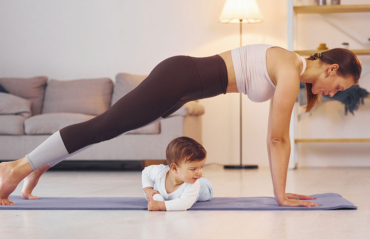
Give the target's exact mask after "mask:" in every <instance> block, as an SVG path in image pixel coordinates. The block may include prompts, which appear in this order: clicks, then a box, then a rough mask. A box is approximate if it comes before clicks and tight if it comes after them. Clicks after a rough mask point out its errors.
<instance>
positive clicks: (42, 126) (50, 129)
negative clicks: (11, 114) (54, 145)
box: [24, 113, 95, 134]
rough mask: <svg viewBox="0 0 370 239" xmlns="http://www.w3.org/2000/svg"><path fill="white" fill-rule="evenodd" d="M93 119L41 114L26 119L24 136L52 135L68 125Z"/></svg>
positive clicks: (87, 116) (90, 116)
mask: <svg viewBox="0 0 370 239" xmlns="http://www.w3.org/2000/svg"><path fill="white" fill-rule="evenodd" d="M94 117H95V116H94V115H85V114H76V113H52V114H41V115H36V116H33V117H31V118H29V119H27V120H26V121H25V122H24V131H25V133H26V134H54V133H55V132H57V131H58V130H60V129H62V128H64V127H66V126H68V125H72V124H77V123H81V122H84V121H87V120H90V119H92V118H94Z"/></svg>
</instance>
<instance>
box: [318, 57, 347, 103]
mask: <svg viewBox="0 0 370 239" xmlns="http://www.w3.org/2000/svg"><path fill="white" fill-rule="evenodd" d="M338 68H339V66H338V64H333V65H329V66H328V67H327V68H326V70H325V72H324V73H322V74H321V75H320V76H319V78H318V79H317V80H316V82H315V83H314V84H312V90H311V91H312V93H313V94H315V95H329V96H330V97H333V96H334V95H335V94H336V93H337V92H338V91H344V90H346V89H348V88H350V87H351V86H353V85H354V80H353V77H347V78H344V77H342V76H339V75H338V74H337V70H338Z"/></svg>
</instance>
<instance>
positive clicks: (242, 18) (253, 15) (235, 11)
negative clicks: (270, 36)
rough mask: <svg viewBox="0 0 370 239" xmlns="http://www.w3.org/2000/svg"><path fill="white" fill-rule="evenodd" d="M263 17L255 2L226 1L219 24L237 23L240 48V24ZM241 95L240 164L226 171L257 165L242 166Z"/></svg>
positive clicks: (228, 166) (260, 19)
mask: <svg viewBox="0 0 370 239" xmlns="http://www.w3.org/2000/svg"><path fill="white" fill-rule="evenodd" d="M262 21H263V16H262V14H261V12H260V10H259V8H258V5H257V3H256V0H226V2H225V5H224V8H223V9H222V12H221V16H220V22H222V23H239V24H240V46H242V29H243V28H242V24H243V23H260V22H262ZM242 110H243V109H242V93H240V113H239V114H240V164H239V165H224V168H227V169H253V168H258V165H243V161H242V159H243V147H242V146H243V145H242V143H243V135H242V129H243V111H242Z"/></svg>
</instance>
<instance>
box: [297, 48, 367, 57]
mask: <svg viewBox="0 0 370 239" xmlns="http://www.w3.org/2000/svg"><path fill="white" fill-rule="evenodd" d="M349 50H351V51H352V52H353V53H355V54H356V55H370V49H357V50H356V49H349ZM324 51H328V50H303V51H294V52H295V53H297V54H298V55H301V56H310V55H312V54H314V53H316V52H317V53H318V52H324Z"/></svg>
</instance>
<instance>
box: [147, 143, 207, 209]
mask: <svg viewBox="0 0 370 239" xmlns="http://www.w3.org/2000/svg"><path fill="white" fill-rule="evenodd" d="M206 156H207V152H206V150H205V149H204V148H203V146H202V145H200V144H199V143H198V142H197V141H195V140H193V139H191V138H188V137H179V138H176V139H174V140H172V141H171V142H170V143H169V144H168V146H167V149H166V159H167V164H168V166H167V165H163V164H161V165H152V166H149V167H146V168H145V169H144V170H143V173H142V183H143V189H144V192H145V194H146V199H147V200H148V210H149V211H174V210H187V209H189V208H190V207H191V206H192V205H193V204H194V203H195V202H196V201H207V200H209V199H210V198H212V196H213V188H212V185H211V183H210V182H209V181H208V180H207V179H206V178H201V177H202V168H203V165H204V163H205V162H206Z"/></svg>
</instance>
